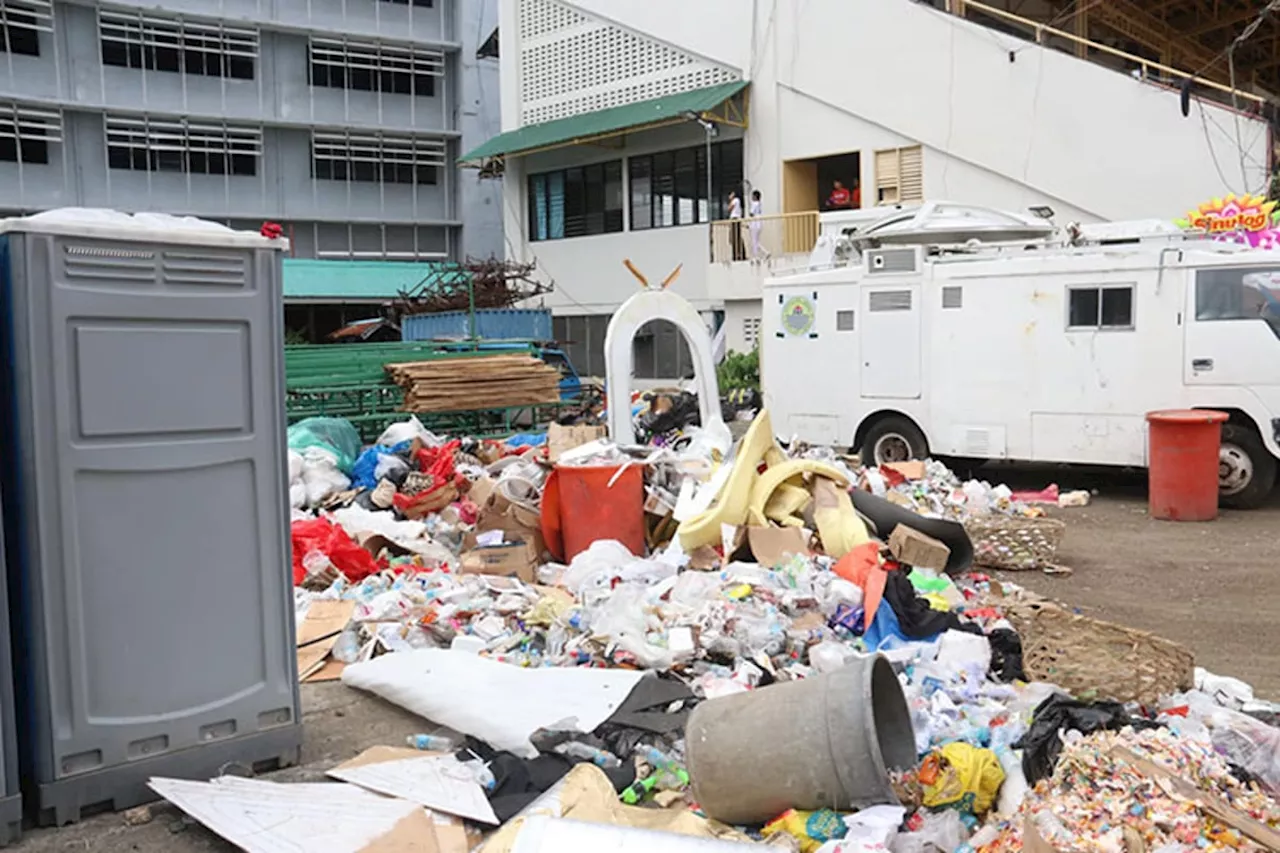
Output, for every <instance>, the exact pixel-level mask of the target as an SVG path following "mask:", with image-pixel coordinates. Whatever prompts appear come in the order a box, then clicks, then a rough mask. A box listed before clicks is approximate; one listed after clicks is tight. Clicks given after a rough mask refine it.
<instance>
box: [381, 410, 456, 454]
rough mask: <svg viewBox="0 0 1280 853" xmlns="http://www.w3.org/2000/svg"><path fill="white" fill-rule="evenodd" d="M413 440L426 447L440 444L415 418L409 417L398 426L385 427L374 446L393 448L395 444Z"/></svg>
mask: <svg viewBox="0 0 1280 853" xmlns="http://www.w3.org/2000/svg"><path fill="white" fill-rule="evenodd" d="M415 438H420V439H422V443H423V444H425V445H427V446H428V447H435V446H437V445H439V444H440V439H439V438H437V437H436V436H434V435H433V434H431V432H429V431H428V430H427V428H426V427H424V426H423V425H422V421H420V420H418V419H417V417H410V418H409V420H407V421H401V422H400V423H398V424H392V425H391V426H389V427H387V428H386V429H385V430H383V431H382V435H380V436H378V440H377V441H376V442H374V444H380V445H382V446H383V447H395V446H396V445H397V444H400V443H402V442H405V441H413V440H414V439H415Z"/></svg>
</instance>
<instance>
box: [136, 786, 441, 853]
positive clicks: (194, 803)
mask: <svg viewBox="0 0 1280 853" xmlns="http://www.w3.org/2000/svg"><path fill="white" fill-rule="evenodd" d="M150 784H151V789H152V790H153V791H155V792H156V793H157V794H159V795H160V796H162V797H164V798H165V799H166V800H168V801H169V802H171V803H173V804H174V805H175V806H177V807H178V808H180V809H182V810H183V811H184V812H186V813H187V814H189V815H191V816H192V817H193V818H195V819H196V820H198V821H200V823H202V824H204V825H205V826H206V827H208V828H209V830H210V831H212V832H214V833H216V834H218V835H220V836H222V837H223V838H225V839H227V840H228V841H230V842H231V843H232V844H235V845H236V846H238V847H240V848H242V849H244V850H246V851H248V853H357V851H359V850H361V849H363V848H365V847H367V846H368V845H369V844H370V843H372V842H373V841H375V840H377V839H378V838H380V837H381V836H383V835H385V834H386V833H388V832H390V831H391V830H392V828H394V827H395V825H396V824H397V823H399V822H400V821H401V820H403V819H404V818H406V817H408V816H410V815H411V814H413V813H414V812H415V811H421V810H422V806H420V805H418V804H416V803H411V802H408V801H407V800H393V799H388V798H386V797H381V796H379V795H377V794H373V793H370V792H369V791H366V790H364V789H363V788H360V787H358V786H356V785H342V784H337V783H333V784H327V783H320V784H298V785H282V784H278V783H275V782H263V781H259V780H255V779H241V778H238V777H235V776H223V777H220V778H218V779H214V780H213V781H211V782H192V781H188V780H185V779H164V778H155V779H152V780H151V783H150Z"/></svg>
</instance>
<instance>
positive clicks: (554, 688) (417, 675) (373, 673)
mask: <svg viewBox="0 0 1280 853" xmlns="http://www.w3.org/2000/svg"><path fill="white" fill-rule="evenodd" d="M641 678H644V673H642V672H634V671H630V670H621V669H588V668H563V667H545V668H541V669H523V668H521V667H518V666H514V665H512V664H505V663H498V662H497V661H492V660H489V659H488V658H482V657H477V656H475V655H471V654H467V653H465V652H457V651H452V650H449V649H421V650H418V651H412V652H398V653H396V654H390V655H383V656H382V657H379V658H375V659H374V660H371V661H369V662H367V663H358V664H353V665H352V666H348V667H347V668H346V669H345V670H343V672H342V682H343V684H346V685H347V686H349V687H356V688H359V689H360V690H367V691H369V692H370V693H374V694H376V695H378V696H381V697H382V698H383V699H386V700H387V701H388V702H391V703H393V704H396V705H399V706H400V707H402V708H405V709H407V710H409V711H412V712H413V713H415V714H418V715H419V716H421V717H425V718H426V719H428V720H431V721H432V722H435V723H438V724H440V725H442V726H448V727H449V728H451V729H453V730H455V731H459V732H463V733H464V734H469V735H472V736H473V737H477V738H479V739H480V740H483V741H485V742H486V743H488V744H489V745H490V746H492V747H494V748H495V749H499V750H507V751H509V752H513V753H515V754H516V755H519V756H522V757H525V758H533V757H535V756H537V754H538V751H537V750H536V749H534V747H533V744H532V743H530V742H529V736H530V735H532V734H533V733H534V732H535V731H537V730H538V729H540V728H542V727H543V726H550V725H552V724H555V723H559V722H562V721H564V720H567V719H570V718H572V719H575V720H577V724H578V728H579V729H580V730H582V731H586V732H589V731H592V730H593V729H595V727H596V726H598V725H600V724H601V723H603V722H604V721H605V720H607V719H608V718H609V717H610V715H612V714H613V712H614V711H616V710H617V709H618V706H619V705H621V704H622V703H623V702H624V701H625V700H626V698H627V696H629V695H630V694H631V691H632V690H634V689H635V686H636V685H637V684H638V683H639V682H640V679H641Z"/></svg>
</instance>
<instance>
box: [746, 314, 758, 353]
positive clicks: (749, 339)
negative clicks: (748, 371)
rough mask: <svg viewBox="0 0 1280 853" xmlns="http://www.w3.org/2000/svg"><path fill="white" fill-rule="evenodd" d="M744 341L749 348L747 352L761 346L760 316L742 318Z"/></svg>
mask: <svg viewBox="0 0 1280 853" xmlns="http://www.w3.org/2000/svg"><path fill="white" fill-rule="evenodd" d="M742 343H743V345H744V346H745V347H746V348H747V352H751V351H752V350H754V349H755V348H756V347H758V346H760V318H759V317H743V318H742Z"/></svg>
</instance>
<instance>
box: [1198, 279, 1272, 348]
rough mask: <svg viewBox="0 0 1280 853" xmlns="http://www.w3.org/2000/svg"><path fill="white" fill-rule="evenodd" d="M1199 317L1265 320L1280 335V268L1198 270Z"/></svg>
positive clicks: (1203, 318)
mask: <svg viewBox="0 0 1280 853" xmlns="http://www.w3.org/2000/svg"><path fill="white" fill-rule="evenodd" d="M1196 319H1197V320H1264V321H1266V323H1267V325H1268V326H1270V327H1271V331H1272V332H1273V333H1274V334H1275V336H1276V337H1277V338H1280V267H1277V268H1275V269H1268V268H1266V267H1227V268H1223V269H1214V270H1200V271H1199V272H1198V273H1196Z"/></svg>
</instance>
